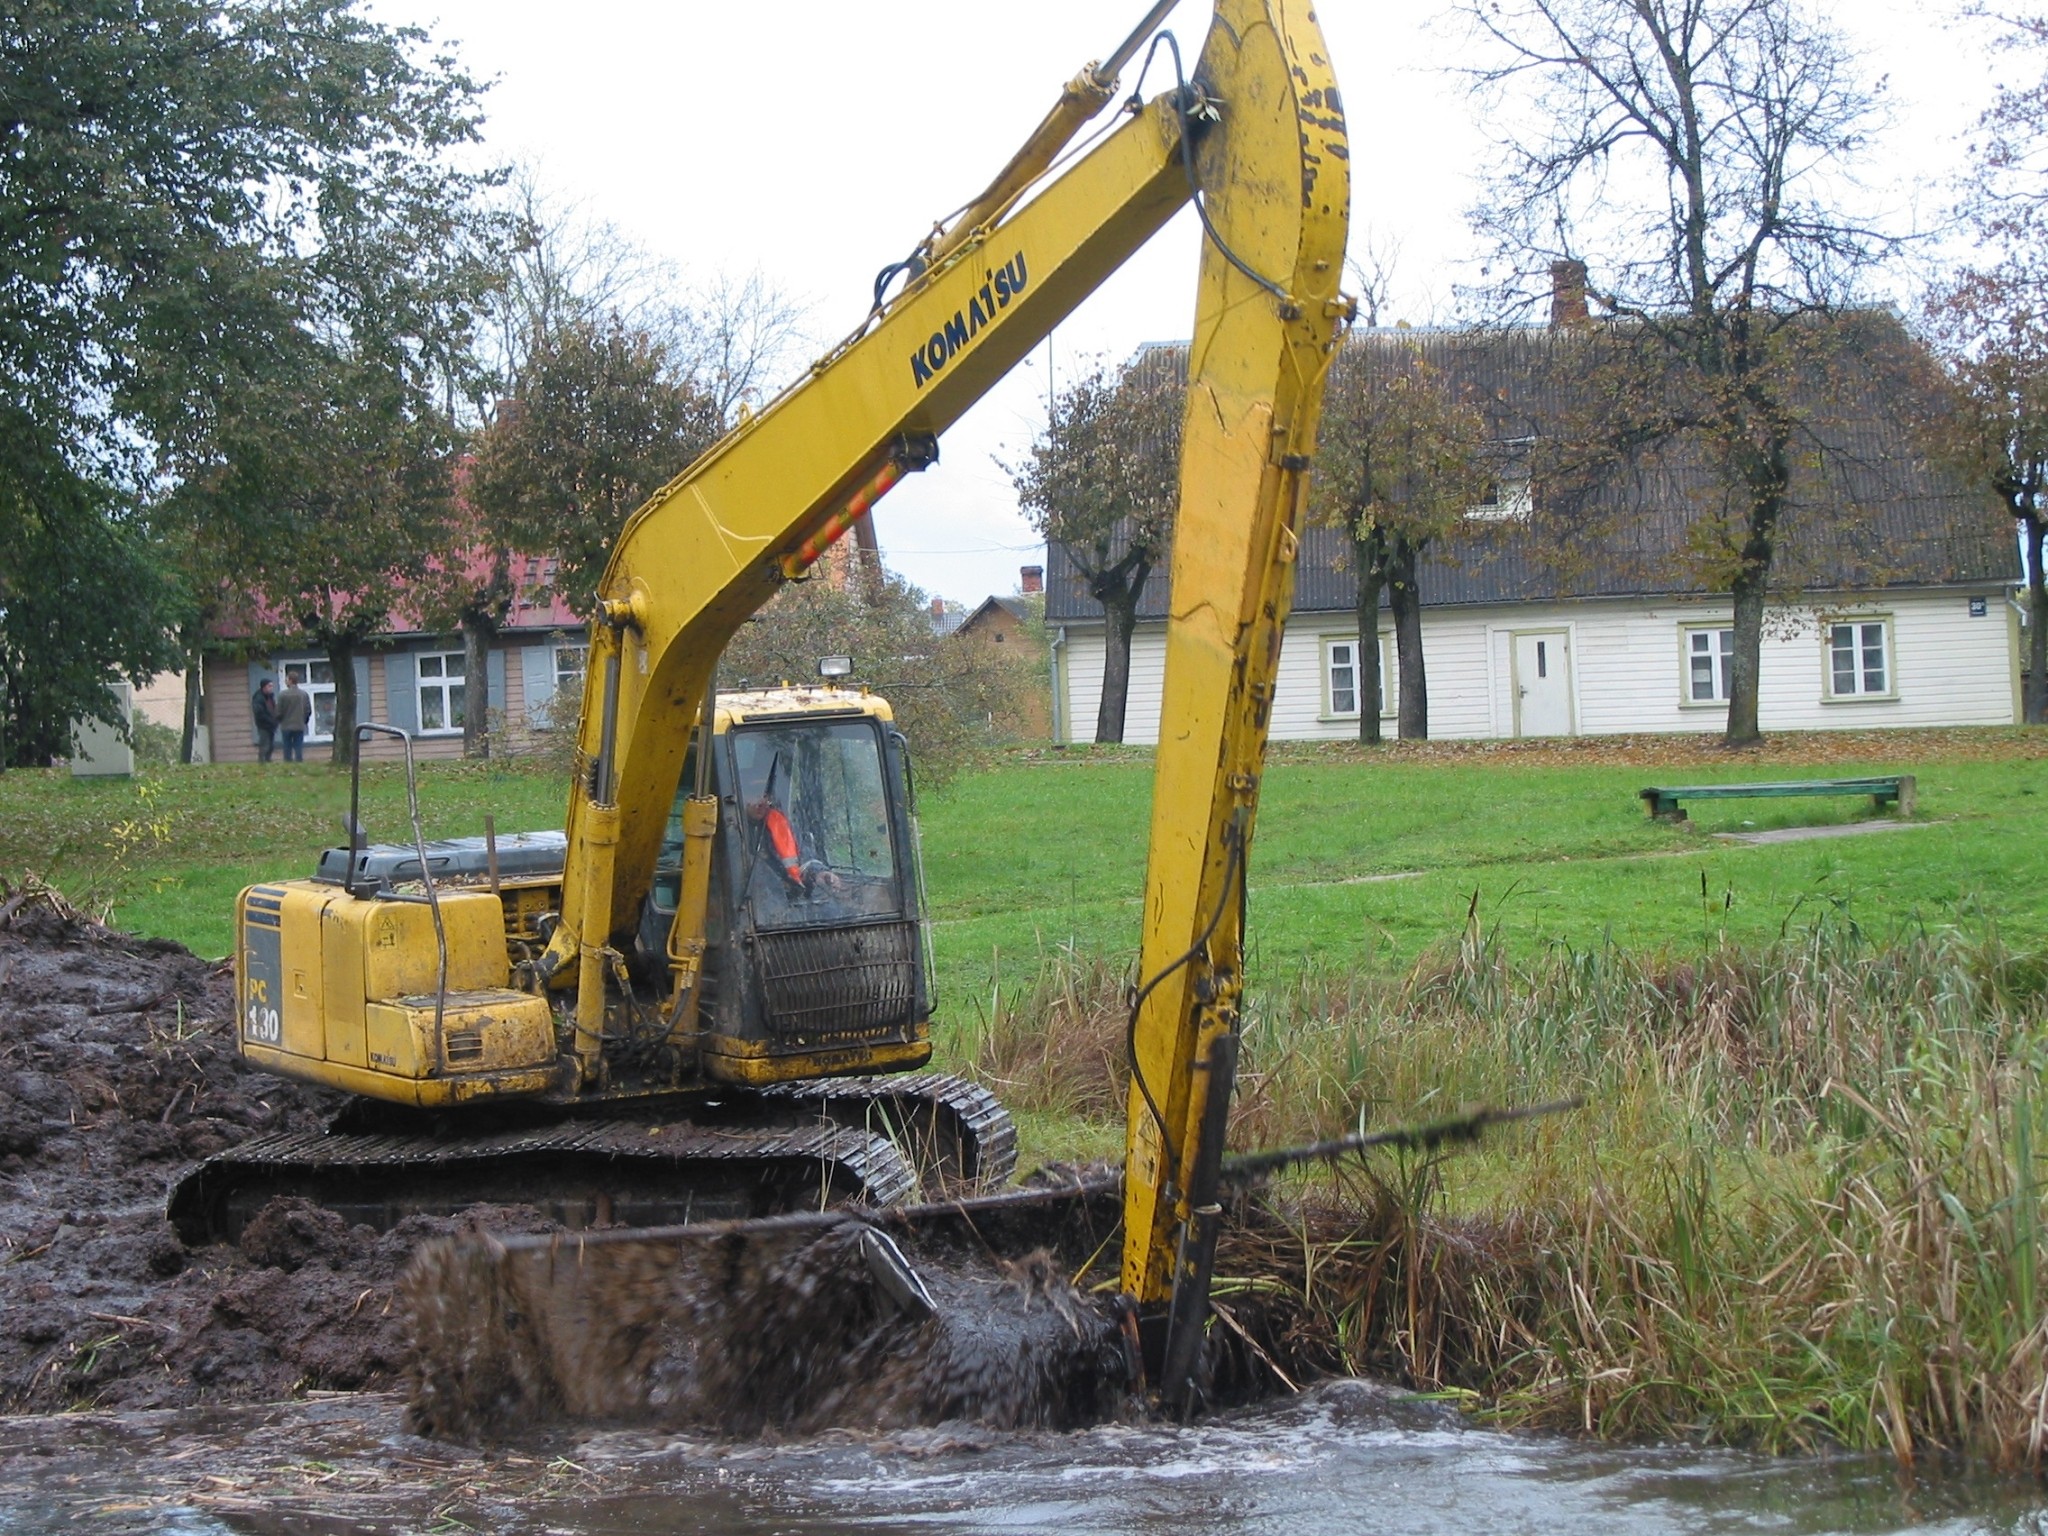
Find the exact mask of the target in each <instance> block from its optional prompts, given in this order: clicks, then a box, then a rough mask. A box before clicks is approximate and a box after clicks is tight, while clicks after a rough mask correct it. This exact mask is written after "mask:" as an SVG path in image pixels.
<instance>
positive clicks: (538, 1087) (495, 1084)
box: [242, 1045, 559, 1109]
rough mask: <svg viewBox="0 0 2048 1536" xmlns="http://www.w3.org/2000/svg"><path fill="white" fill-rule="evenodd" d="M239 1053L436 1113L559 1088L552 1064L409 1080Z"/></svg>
mask: <svg viewBox="0 0 2048 1536" xmlns="http://www.w3.org/2000/svg"><path fill="white" fill-rule="evenodd" d="M242 1054H243V1055H245V1056H246V1057H248V1059H249V1063H250V1065H252V1066H256V1067H261V1068H262V1069H264V1070H265V1071H267V1072H275V1073H277V1074H278V1075H279V1076H281V1077H294V1078H298V1079H300V1080H301V1081H304V1082H313V1083H321V1084H324V1085H326V1086H327V1087H329V1088H339V1089H341V1090H342V1091H343V1092H345V1093H359V1094H361V1095H363V1097H365V1098H370V1099H381V1100H384V1101H385V1102H387V1103H392V1104H412V1105H417V1106H418V1107H420V1108H422V1109H436V1108H440V1107H442V1106H444V1105H450V1104H472V1103H476V1102H479V1101H481V1100H484V1099H502V1098H514V1097H519V1098H532V1097H535V1096H537V1095H541V1094H545V1093H548V1092H549V1091H550V1090H551V1089H554V1088H556V1087H557V1086H558V1085H559V1082H558V1078H559V1075H558V1073H557V1072H556V1070H555V1067H554V1066H553V1065H552V1064H550V1065H548V1066H545V1067H521V1068H514V1069H511V1070H509V1071H504V1072H464V1073H459V1074H451V1075H449V1076H447V1077H424V1078H417V1079H409V1078H402V1077H396V1076H394V1075H392V1074H391V1073H388V1072H376V1071H371V1070H370V1069H368V1068H366V1067H352V1066H349V1065H347V1064H346V1063H345V1062H339V1061H312V1062H309V1061H305V1060H302V1059H301V1058H299V1057H296V1056H287V1055H285V1054H284V1053H283V1052H281V1051H275V1050H271V1049H269V1048H267V1047H264V1046H260V1045H245V1046H244V1047H243V1051H242Z"/></svg>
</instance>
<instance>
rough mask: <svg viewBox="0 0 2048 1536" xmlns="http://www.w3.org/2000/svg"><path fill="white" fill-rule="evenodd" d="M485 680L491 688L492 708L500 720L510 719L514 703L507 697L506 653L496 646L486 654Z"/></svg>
mask: <svg viewBox="0 0 2048 1536" xmlns="http://www.w3.org/2000/svg"><path fill="white" fill-rule="evenodd" d="M484 680H485V681H486V682H488V683H489V684H490V686H491V700H490V707H491V708H492V709H493V710H495V711H496V712H497V714H498V717H499V718H500V719H507V718H510V716H511V714H512V701H511V700H510V699H508V698H506V697H505V653H504V651H502V650H500V649H499V648H498V647H497V646H495V645H494V646H492V647H491V648H490V649H489V650H488V651H486V652H485V653H484Z"/></svg>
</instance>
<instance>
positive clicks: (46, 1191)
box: [0, 887, 538, 1412]
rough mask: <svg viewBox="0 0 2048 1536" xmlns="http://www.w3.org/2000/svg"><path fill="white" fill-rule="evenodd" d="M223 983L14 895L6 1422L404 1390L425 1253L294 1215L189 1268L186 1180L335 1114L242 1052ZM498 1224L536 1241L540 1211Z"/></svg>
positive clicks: (5, 1231)
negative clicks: (412, 1291)
mask: <svg viewBox="0 0 2048 1536" xmlns="http://www.w3.org/2000/svg"><path fill="white" fill-rule="evenodd" d="M233 1016H234V987H233V981H232V978H231V977H230V975H229V968H228V967H227V966H226V965H225V964H216V963H212V962H208V961H204V960H200V959H198V958H197V957H195V956H194V955H192V954H191V953H190V952H189V951H187V950H185V949H184V948H182V947H180V946H179V945H176V944H171V943H168V942H165V941H162V940H150V939H137V938H134V937H131V936H129V935H126V934H122V933H118V932H115V931H113V930H111V929H108V928H105V927H102V926H101V925H100V924H98V923H95V922H93V921H91V920H90V919H89V918H87V917H85V916H84V915H83V914H81V913H79V912H77V911H75V910H74V909H72V908H70V907H69V906H68V905H66V904H65V903H64V901H63V900H62V899H61V898H60V897H58V896H56V895H55V894H54V893H52V892H49V891H46V890H42V889H40V888H31V889H25V890H22V891H16V892H10V891H7V890H6V889H5V888H4V887H0V1410H4V1411H9V1412H24V1411H26V1412H44V1411H50V1410H55V1409H63V1408H70V1407H75V1406H79V1405H83V1404H92V1405H96V1406H100V1407H137V1408H139V1407H179V1406H183V1405H186V1404H190V1403H196V1402H203V1401H213V1402H229V1401H259V1400H264V1399H272V1398H277V1397H282V1396H285V1395H288V1394H289V1393H291V1392H293V1391H294V1390H303V1389H306V1388H360V1387H366V1386H380V1385H385V1384H388V1383H391V1382H394V1381H395V1380H396V1379H397V1376H398V1372H399V1368H400V1364H401V1360H402V1356H403V1353H404V1334H403V1328H402V1319H401V1317H400V1315H399V1311H398V1309H397V1307H396V1306H395V1305H394V1304H393V1303H394V1293H395V1289H396V1284H397V1280H398V1277H399V1275H400V1273H401V1272H402V1270H403V1269H404V1267H405V1264H406V1262H407V1260H408V1259H409V1258H410V1256H411V1254H412V1251H413V1249H414V1248H415V1247H416V1246H417V1245H418V1244H419V1243H420V1242H421V1241H422V1240H423V1239H425V1238H428V1237H433V1236H439V1235H447V1234H449V1233H452V1232H455V1231H459V1230H464V1229H466V1228H467V1227H468V1226H469V1225H471V1224H472V1223H471V1222H470V1221H460V1222H458V1221H450V1220H446V1219H439V1218H426V1217H419V1218H414V1219H412V1220H410V1221H408V1222H406V1223H404V1224H402V1225H401V1226H399V1227H397V1228H395V1229H393V1230H392V1231H390V1232H388V1233H383V1234H378V1233H376V1232H374V1231H372V1230H371V1229H370V1228H368V1227H358V1228H355V1229H353V1230H351V1229H350V1228H348V1227H347V1226H346V1225H344V1223H343V1222H342V1220H341V1219H340V1218H339V1217H337V1216H335V1215H333V1214H332V1213H331V1212H327V1211H323V1210H320V1209H318V1208H316V1207H314V1206H311V1205H308V1204H306V1203H305V1202H303V1201H292V1200H279V1201H276V1202H274V1203H273V1204H272V1205H271V1206H269V1207H268V1208H266V1209H265V1210H264V1211H263V1212H262V1213H260V1214H259V1215H258V1217H257V1218H256V1220H255V1221H253V1222H252V1223H251V1224H250V1225H249V1227H248V1228H247V1230H246V1231H245V1232H244V1233H243V1235H242V1238H241V1241H240V1242H239V1243H238V1244H237V1245H235V1246H233V1247H229V1246H224V1245H214V1246H209V1247H205V1248H198V1249H190V1250H188V1249H187V1248H186V1247H185V1246H184V1245H183V1244H182V1243H181V1242H180V1241H179V1239H178V1237H177V1234H176V1233H175V1232H173V1231H172V1229H171V1227H170V1225H169V1224H168V1223H167V1222H166V1221H165V1220H164V1219H163V1202H164V1195H165V1192H166V1190H167V1189H168V1188H169V1186H170V1184H171V1182H172V1181H173V1180H174V1179H175V1178H177V1177H178V1175H179V1174H180V1173H182V1172H183V1171H184V1170H185V1169H186V1168H188V1167H189V1166H190V1165H191V1164H192V1163H193V1162H195V1161H197V1160H198V1159H201V1158H204V1157H207V1156H209V1155H211V1154H212V1153H215V1152H218V1151H220V1150H221V1149H222V1148H224V1147H229V1146H233V1145H234V1144H236V1143H238V1142H240V1141H243V1140H245V1139H246V1138H248V1137H250V1136H253V1135H256V1134H258V1133H260V1132H266V1131H274V1130H311V1129H314V1128H317V1127H318V1126H319V1125H321V1124H322V1123H324V1122H325V1120H326V1118H327V1117H328V1115H329V1114H331V1113H332V1111H333V1110H334V1109H335V1108H336V1107H337V1106H338V1104H339V1102H340V1101H339V1099H338V1097H337V1096H336V1095H333V1094H330V1093H326V1092H323V1091H321V1090H318V1089H310V1088H305V1087H300V1086H298V1085H296V1084H292V1083H287V1082H283V1081H281V1080H279V1079H277V1078H274V1077H271V1076H269V1075H267V1074H265V1073H262V1072H257V1071H254V1070H252V1069H251V1068H249V1067H247V1066H246V1065H244V1064H243V1062H242V1060H241V1058H240V1057H239V1056H238V1055H237V1053H236V1050H235V1039H234V1028H233ZM497 1214H498V1218H499V1219H498V1220H495V1221H493V1223H492V1224H493V1225H494V1226H502V1227H505V1228H509V1229H512V1230H525V1229H531V1228H534V1227H535V1226H537V1225H538V1219H537V1218H536V1217H534V1216H533V1214H532V1213H531V1212H524V1213H522V1212H500V1213H497Z"/></svg>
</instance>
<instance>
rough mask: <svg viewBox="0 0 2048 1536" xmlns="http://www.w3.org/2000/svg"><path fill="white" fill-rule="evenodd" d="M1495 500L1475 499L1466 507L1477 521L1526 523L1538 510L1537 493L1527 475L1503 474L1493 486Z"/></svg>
mask: <svg viewBox="0 0 2048 1536" xmlns="http://www.w3.org/2000/svg"><path fill="white" fill-rule="evenodd" d="M1491 490H1492V491H1493V500H1491V501H1475V502H1473V503H1472V505H1471V506H1469V507H1467V508H1466V509H1465V516H1466V518H1467V519H1468V520H1469V521H1471V522H1475V523H1526V522H1528V521H1529V519H1530V517H1532V516H1533V515H1534V514H1535V511H1536V495H1535V492H1534V491H1533V490H1531V489H1530V485H1529V477H1528V476H1527V475H1513V474H1509V475H1502V476H1501V477H1500V478H1499V479H1498V480H1496V481H1494V482H1493V485H1492V486H1491Z"/></svg>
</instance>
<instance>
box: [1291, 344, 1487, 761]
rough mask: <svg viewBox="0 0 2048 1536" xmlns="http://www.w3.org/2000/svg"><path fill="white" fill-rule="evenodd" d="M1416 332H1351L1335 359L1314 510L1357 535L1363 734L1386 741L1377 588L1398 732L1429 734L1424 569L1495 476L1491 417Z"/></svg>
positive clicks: (1313, 494) (1408, 736)
mask: <svg viewBox="0 0 2048 1536" xmlns="http://www.w3.org/2000/svg"><path fill="white" fill-rule="evenodd" d="M1463 394H1464V391H1462V390H1461V389H1460V388H1459V387H1458V386H1457V384H1456V383H1455V382H1454V381H1453V380H1452V378H1451V377H1450V376H1449V375H1448V374H1447V373H1446V371H1445V370H1444V369H1443V368H1442V367H1441V366H1440V365H1439V364H1437V363H1434V362H1432V361H1431V360H1430V359H1429V357H1428V356H1426V355H1425V349H1424V347H1423V345H1422V343H1421V342H1420V341H1419V340H1416V339H1411V338H1410V337H1407V336H1404V335H1403V334H1402V333H1400V332H1364V333H1358V332H1354V333H1353V334H1352V336H1351V337H1350V338H1349V339H1348V340H1347V341H1346V343H1345V345H1344V347H1343V350H1342V351H1341V352H1339V353H1338V355H1337V358H1336V360H1335V361H1334V362H1333V363H1332V364H1331V366H1330V377H1329V384H1328V386H1327V389H1326V391H1325V393H1324V396H1323V422H1322V434H1321V437H1320V439H1319V440H1318V443H1317V449H1316V473H1315V477H1314V480H1313V481H1312V482H1311V485H1310V491H1309V496H1310V513H1311V515H1312V516H1314V517H1315V518H1316V519H1317V520H1318V521H1321V522H1323V523H1326V524H1328V525H1329V526H1330V527H1333V528H1338V529H1341V530H1342V531H1343V533H1344V534H1345V536H1346V537H1347V538H1349V539H1350V541H1351V559H1352V568H1353V570H1355V571H1356V572H1357V574H1358V636H1359V643H1358V661H1359V678H1358V693H1359V709H1358V739H1359V740H1360V741H1362V742H1376V741H1378V740H1379V739H1380V712H1379V708H1378V706H1377V704H1376V703H1375V701H1376V700H1378V699H1379V698H1380V697H1382V689H1383V688H1384V686H1385V682H1384V679H1382V677H1381V676H1380V647H1379V633H1380V594H1381V592H1382V590H1385V591H1386V592H1387V593H1388V594H1389V595H1390V597H1391V601H1392V606H1393V610H1394V644H1395V648H1396V651H1397V653H1398V656H1399V664H1398V667H1397V676H1398V678H1399V685H1400V703H1399V730H1400V734H1401V737H1402V739H1403V740H1418V741H1419V740H1423V739H1426V738H1427V737H1428V735H1429V686H1428V681H1427V678H1426V674H1425V670H1424V661H1423V654H1422V604H1421V598H1420V593H1419V591H1418V589H1417V587H1416V579H1415V574H1416V573H1415V567H1416V562H1417V560H1418V559H1419V558H1420V556H1421V554H1422V552H1423V551H1424V550H1425V549H1427V548H1428V547H1429V546H1430V545H1431V544H1433V543H1435V542H1437V541H1439V540H1441V539H1445V538H1448V537H1454V536H1455V535H1456V534H1457V533H1458V532H1459V530H1460V529H1461V528H1462V527H1463V526H1464V525H1465V519H1466V513H1467V510H1468V509H1469V508H1470V507H1472V506H1473V505H1474V504H1475V503H1478V502H1481V501H1483V500H1484V499H1485V495H1486V490H1487V485H1488V482H1489V480H1490V478H1491V476H1490V474H1489V466H1488V462H1487V456H1486V446H1487V442H1488V439H1489V433H1488V430H1487V424H1486V419H1485V417H1484V416H1483V415H1482V414H1481V413H1480V411H1479V410H1478V409H1477V408H1476V407H1475V406H1473V405H1472V404H1471V403H1469V402H1468V401H1467V400H1466V399H1464V398H1463Z"/></svg>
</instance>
